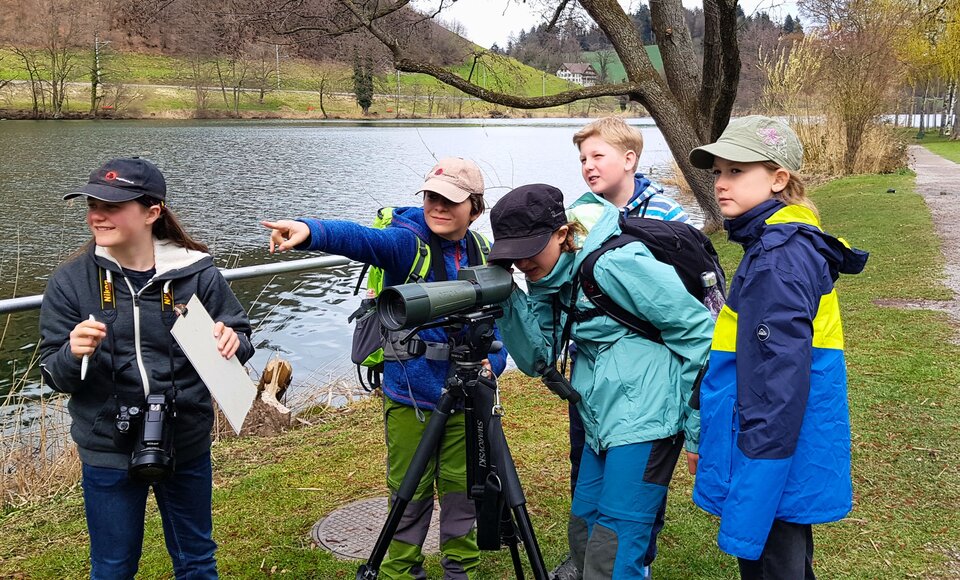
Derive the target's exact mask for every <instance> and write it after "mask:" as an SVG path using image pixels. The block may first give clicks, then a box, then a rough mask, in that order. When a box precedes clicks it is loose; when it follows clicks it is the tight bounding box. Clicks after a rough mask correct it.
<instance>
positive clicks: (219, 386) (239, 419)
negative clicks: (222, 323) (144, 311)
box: [170, 295, 257, 435]
mask: <svg viewBox="0 0 960 580" xmlns="http://www.w3.org/2000/svg"><path fill="white" fill-rule="evenodd" d="M213 325H214V322H213V319H212V318H210V314H209V313H208V312H207V309H206V308H204V307H203V303H201V302H200V300H198V299H197V296H196V295H194V296H193V297H192V298H190V302H188V303H187V313H186V314H185V315H184V316H178V317H177V321H176V322H174V324H173V328H172V329H170V334H172V335H173V338H174V339H176V341H177V344H179V345H180V348H181V349H182V350H183V352H184V354H186V355H187V359H189V360H190V364H192V365H193V368H195V369H196V370H197V374H199V375H200V378H201V379H202V380H203V382H204V384H205V385H207V389H209V390H210V394H211V395H212V396H213V398H214V400H215V401H217V405H219V406H220V409H221V410H222V411H223V414H224V416H225V417H226V418H227V421H228V422H229V423H230V426H231V427H233V430H234V431H235V432H236V433H237V434H238V435H239V434H240V427H242V426H243V420H244V419H246V417H247V412H248V411H249V410H250V406H251V405H253V399H254V398H256V396H257V387H256V385H254V384H253V381H252V380H250V377H249V376H248V375H247V371H245V370H244V369H243V365H241V364H240V361H239V360H237V357H236V356H232V357H230V358H229V359H225V358H223V355H221V354H220V351H219V350H217V339H216V338H214V337H213Z"/></svg>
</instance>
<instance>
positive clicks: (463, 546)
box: [263, 157, 506, 579]
mask: <svg viewBox="0 0 960 580" xmlns="http://www.w3.org/2000/svg"><path fill="white" fill-rule="evenodd" d="M483 190H484V186H483V176H482V175H481V173H480V168H479V167H477V165H476V163H474V162H473V161H469V160H466V159H461V158H455V157H448V158H445V159H441V160H440V161H439V162H438V163H437V164H436V165H435V166H434V167H433V168H432V169H431V170H430V171H429V172H428V173H427V175H426V177H425V181H424V184H423V187H422V188H421V190H420V191H422V192H423V207H402V208H395V209H394V210H393V219H392V222H391V224H390V225H389V226H388V227H386V228H383V229H376V228H369V227H364V226H360V225H357V224H355V223H352V222H347V221H334V220H318V219H312V218H304V219H300V220H297V221H291V220H281V221H276V222H270V221H265V222H263V225H264V226H265V227H267V228H270V229H271V230H272V231H271V235H270V251H271V252H273V251H281V252H282V251H286V250H291V249H297V250H322V251H324V252H329V253H332V254H339V255H342V256H346V257H348V258H350V259H352V260H356V261H358V262H364V263H367V264H371V265H373V266H377V267H379V268H382V269H383V273H384V286H394V285H397V284H403V283H405V282H407V281H409V278H410V274H411V272H412V264H414V263H415V260H416V259H417V257H418V256H419V255H420V252H421V251H425V252H426V253H427V254H428V255H429V262H430V265H429V268H428V270H427V274H426V276H425V277H423V279H421V280H418V281H425V282H432V281H440V280H455V279H456V278H457V271H458V270H459V269H460V268H465V267H467V266H477V265H480V264H482V263H484V262H485V261H486V255H485V253H484V252H483V250H484V249H485V247H484V248H481V247H479V246H480V244H481V242H482V243H483V244H484V246H486V245H487V244H486V241H485V239H483V238H482V236H479V234H473V233H472V232H469V231H468V230H469V226H470V224H471V223H473V221H474V220H476V219H477V218H478V217H479V216H480V214H482V213H483V210H484V205H483ZM478 237H479V240H478ZM400 335H402V332H401V333H388V335H387V337H386V340H385V344H384V359H385V362H384V372H383V394H384V398H383V402H384V420H385V422H386V430H385V432H386V444H387V485H388V486H389V487H390V489H391V490H392V491H393V492H394V493H396V492H397V490H398V489H399V488H400V484H401V482H402V481H403V477H404V475H405V474H406V471H407V467H408V466H409V465H410V462H411V460H412V459H413V454H414V451H415V450H416V448H417V445H418V444H419V442H420V439H421V437H422V435H423V431H424V428H425V427H426V422H427V420H428V419H429V417H430V414H431V413H432V411H433V409H434V408H435V405H436V403H437V401H438V400H439V398H440V394H441V390H442V389H443V387H444V384H445V381H446V378H447V374H448V371H449V368H450V364H449V362H448V361H446V360H443V361H438V360H429V359H428V358H427V357H426V356H425V355H411V354H408V353H407V352H406V349H405V348H395V347H394V345H395V344H396V343H395V339H396V337H397V336H400ZM417 338H419V339H420V340H421V341H423V342H424V343H426V344H427V345H428V348H429V345H431V344H443V345H446V344H447V340H448V335H447V331H446V330H445V329H443V328H432V329H425V330H422V331H421V332H419V333H418V334H417ZM498 339H499V334H498ZM489 361H490V366H491V367H492V370H493V371H494V372H495V373H496V374H497V375H499V374H500V373H501V372H503V369H504V367H505V366H506V351H505V350H501V351H500V352H499V353H496V354H491V355H490V356H489ZM434 481H436V491H437V495H439V497H440V508H441V509H440V550H441V552H442V554H443V558H442V560H441V563H442V565H443V568H444V574H445V577H446V578H468V577H474V574H475V569H476V567H477V565H478V563H479V558H480V552H479V550H478V548H477V541H476V531H475V521H476V510H475V507H474V503H473V501H471V500H470V499H468V498H467V493H466V492H467V475H466V432H465V429H464V419H463V414H462V413H454V414H453V415H452V416H451V417H450V418H449V420H448V421H447V424H446V429H445V431H444V435H443V437H442V439H441V443H440V449H438V451H437V454H436V455H435V456H434V458H433V459H431V461H430V463H429V464H428V465H427V469H426V470H425V472H424V474H423V477H422V478H421V480H420V485H419V486H418V488H417V492H416V494H414V497H413V500H412V501H411V502H410V503H409V504H408V505H407V508H406V510H405V511H404V514H403V517H402V519H401V521H400V526H399V527H398V529H397V532H396V534H395V535H394V538H393V540H392V541H391V543H390V546H389V549H388V552H387V555H386V558H385V559H384V561H383V564H382V565H381V568H380V575H381V577H382V578H390V579H392V578H424V577H425V575H424V572H423V568H422V564H423V559H424V558H423V554H422V546H423V542H424V540H425V539H426V536H427V531H428V528H429V525H430V517H431V515H432V513H433V508H434V505H433V504H434V502H433V496H434Z"/></svg>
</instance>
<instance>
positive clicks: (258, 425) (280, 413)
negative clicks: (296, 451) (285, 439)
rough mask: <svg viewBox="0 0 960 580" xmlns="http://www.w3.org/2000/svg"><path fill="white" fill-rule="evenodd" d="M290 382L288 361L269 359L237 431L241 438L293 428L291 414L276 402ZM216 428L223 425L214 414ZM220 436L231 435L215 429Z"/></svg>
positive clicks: (220, 415) (221, 419)
mask: <svg viewBox="0 0 960 580" xmlns="http://www.w3.org/2000/svg"><path fill="white" fill-rule="evenodd" d="M292 379H293V367H292V366H291V365H290V363H289V361H286V360H283V359H281V358H272V359H270V361H269V362H268V363H267V366H266V367H264V369H263V373H262V374H261V375H260V382H259V383H258V384H257V397H256V398H255V399H254V400H253V406H251V407H250V411H249V412H248V413H247V417H246V419H244V421H243V427H242V428H241V429H240V434H241V435H276V434H277V433H282V432H284V431H286V430H287V429H289V428H290V427H291V426H292V425H293V424H294V421H293V413H291V412H290V409H288V408H287V407H286V406H284V405H283V403H281V402H280V398H281V397H282V396H283V394H284V392H286V390H287V387H289V386H290V381H291V380H292ZM217 416H218V417H217V418H218V421H217V422H218V424H219V425H226V424H227V422H226V419H225V418H224V417H223V414H222V412H221V411H220V410H219V409H218V410H217ZM218 432H219V433H218V434H219V435H220V436H230V435H232V434H233V431H232V430H231V429H229V428H227V429H218Z"/></svg>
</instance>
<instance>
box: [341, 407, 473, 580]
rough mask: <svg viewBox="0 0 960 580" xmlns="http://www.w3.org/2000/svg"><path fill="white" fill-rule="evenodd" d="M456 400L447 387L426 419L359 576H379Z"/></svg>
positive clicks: (364, 578)
mask: <svg viewBox="0 0 960 580" xmlns="http://www.w3.org/2000/svg"><path fill="white" fill-rule="evenodd" d="M455 402H456V397H454V396H452V395H451V394H450V393H449V392H447V391H444V393H443V395H441V396H440V400H439V401H437V407H436V409H435V410H434V411H433V413H432V414H431V416H430V420H429V421H427V426H426V428H425V429H424V431H423V437H421V438H420V443H419V444H418V445H417V450H416V451H415V452H414V454H413V459H411V460H410V466H409V467H407V472H406V473H405V474H404V476H403V482H401V483H400V489H399V490H398V491H397V495H396V496H395V497H394V498H393V504H392V505H391V506H390V513H388V514H387V521H386V522H384V524H383V529H382V530H380V536H379V537H378V538H377V543H376V544H374V546H373V551H372V552H371V553H370V557H369V558H367V562H366V563H365V564H363V565H361V566H360V568H358V569H357V580H376V578H377V576H378V575H379V574H380V564H382V563H383V558H384V556H386V555H387V548H388V547H389V546H390V541H391V540H393V536H394V534H396V533H397V528H398V527H399V526H400V519H401V518H402V517H403V512H404V511H405V510H406V509H407V505H408V504H409V503H410V500H412V499H413V494H414V493H416V491H417V486H418V485H419V484H420V478H421V477H423V472H424V471H425V470H426V468H427V463H429V462H430V458H431V457H432V456H433V454H434V453H436V451H437V447H438V446H439V444H440V440H441V439H442V437H443V430H444V429H445V428H446V425H447V419H449V418H450V411H451V410H452V409H453V406H454V404H455Z"/></svg>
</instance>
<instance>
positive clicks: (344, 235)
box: [296, 207, 507, 410]
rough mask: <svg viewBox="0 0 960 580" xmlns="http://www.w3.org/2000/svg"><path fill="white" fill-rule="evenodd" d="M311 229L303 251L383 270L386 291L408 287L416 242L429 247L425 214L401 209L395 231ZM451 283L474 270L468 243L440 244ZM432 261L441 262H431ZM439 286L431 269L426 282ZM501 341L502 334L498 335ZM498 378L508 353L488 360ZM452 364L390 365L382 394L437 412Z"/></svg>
mask: <svg viewBox="0 0 960 580" xmlns="http://www.w3.org/2000/svg"><path fill="white" fill-rule="evenodd" d="M299 221H302V222H303V223H305V224H307V226H309V227H310V239H308V240H307V241H306V242H304V243H303V244H301V245H299V246H297V248H296V249H298V250H321V251H324V252H328V253H331V254H337V255H340V256H346V257H347V258H350V259H351V260H356V261H358V262H363V263H366V264H371V265H373V266H377V267H379V268H382V269H383V286H384V288H386V287H387V286H395V285H398V284H403V283H405V282H406V280H407V274H408V273H409V272H410V265H411V264H413V262H414V258H415V257H416V253H417V238H418V237H419V238H420V239H421V240H423V241H424V242H425V243H428V244H429V242H430V229H429V228H428V227H427V222H426V220H425V219H424V215H423V208H420V207H400V208H396V209H394V210H393V219H392V221H391V222H390V225H389V226H388V227H386V228H383V229H377V228H369V227H365V226H361V225H358V224H355V223H353V222H348V221H339V220H317V219H300V220H299ZM440 249H441V251H442V253H443V263H444V266H445V267H446V273H447V279H448V280H456V279H457V272H458V271H459V270H460V268H466V267H467V266H469V263H468V261H467V238H466V237H463V238H461V239H460V240H457V241H450V240H446V239H441V240H440ZM430 259H431V260H436V259H438V257H437V256H433V255H431V256H430ZM433 280H434V275H433V268H430V270H429V273H428V275H427V277H426V280H425V281H426V282H432V281H433ZM495 333H496V338H497V340H500V334H499V331H495ZM417 336H418V337H419V338H420V339H421V340H424V341H427V342H438V343H443V344H446V343H447V341H448V338H449V335H448V333H447V331H446V329H444V328H428V329H426V330H422V331H420V332H419V333H418V334H417ZM488 358H489V360H490V365H491V366H492V367H493V371H494V373H496V374H497V375H500V373H502V372H503V369H504V368H505V367H506V362H507V353H506V350H505V349H501V351H500V352H498V353H494V354H490V355H489V356H488ZM449 369H450V363H449V361H446V360H430V359H427V358H426V357H425V356H418V357H416V358H412V359H410V360H406V361H403V362H397V361H391V360H387V361H385V362H384V368H383V394H384V395H386V396H387V397H388V398H390V399H392V400H394V401H397V402H398V403H402V404H404V405H410V406H416V407H422V408H424V409H429V410H432V409H433V408H434V407H435V406H436V403H437V401H438V400H439V399H440V393H441V391H442V390H443V387H444V383H445V382H446V379H447V372H448V371H449Z"/></svg>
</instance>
